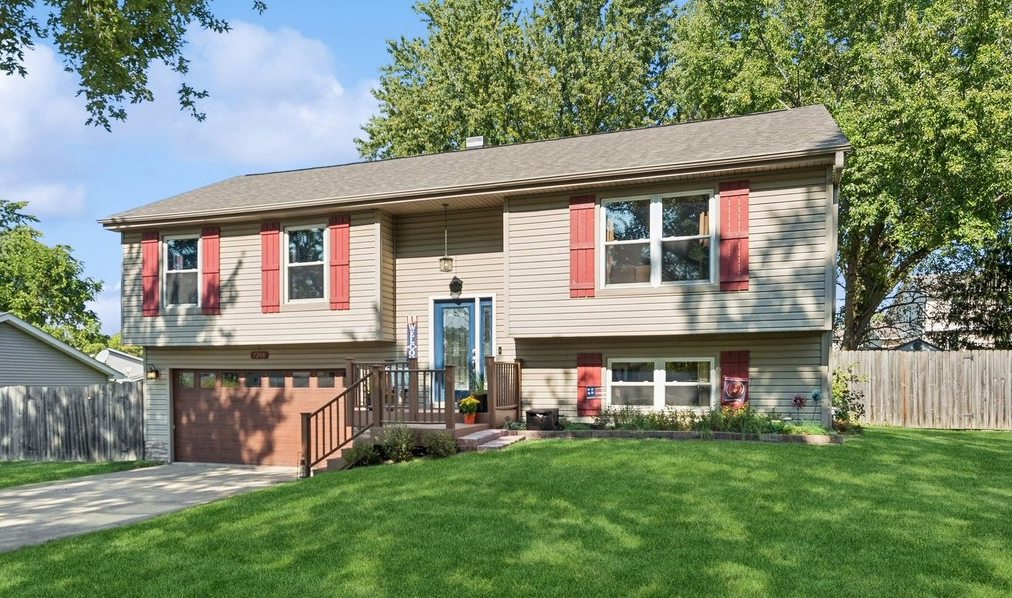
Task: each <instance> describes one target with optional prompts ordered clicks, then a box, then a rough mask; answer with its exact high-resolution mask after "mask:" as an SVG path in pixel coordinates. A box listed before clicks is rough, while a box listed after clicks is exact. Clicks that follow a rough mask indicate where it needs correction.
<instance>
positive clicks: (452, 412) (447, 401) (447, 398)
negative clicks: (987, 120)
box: [443, 365, 457, 430]
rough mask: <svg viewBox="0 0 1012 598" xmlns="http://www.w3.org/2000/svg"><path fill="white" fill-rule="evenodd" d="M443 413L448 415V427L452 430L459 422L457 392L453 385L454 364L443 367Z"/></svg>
mask: <svg viewBox="0 0 1012 598" xmlns="http://www.w3.org/2000/svg"><path fill="white" fill-rule="evenodd" d="M443 411H444V413H443V415H444V416H445V417H446V429H447V430H452V429H454V428H455V427H456V424H457V393H456V390H455V389H454V387H453V366H452V365H448V366H445V367H444V368H443Z"/></svg>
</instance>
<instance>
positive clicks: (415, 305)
mask: <svg viewBox="0 0 1012 598" xmlns="http://www.w3.org/2000/svg"><path fill="white" fill-rule="evenodd" d="M502 218H503V214H502V211H501V210H480V211H479V210H474V211H472V210H469V211H458V212H452V211H451V212H449V213H448V214H447V233H448V235H447V236H448V239H449V254H450V256H452V257H453V258H454V266H455V269H456V270H455V271H454V272H440V271H439V258H440V257H442V255H443V214H442V213H435V214H423V215H412V216H405V217H401V218H398V219H397V226H396V228H397V241H396V256H397V260H396V262H397V263H396V268H397V272H396V278H397V293H396V301H397V323H396V325H395V328H396V333H397V351H398V355H399V356H403V355H404V354H405V346H406V342H407V339H406V336H407V318H408V316H410V315H412V314H413V315H415V316H417V317H418V352H419V355H418V361H419V363H420V364H423V365H425V364H429V363H431V358H430V355H429V343H430V340H431V333H430V325H431V322H430V316H431V314H430V313H429V310H430V305H431V301H430V299H431V298H440V299H449V298H450V291H449V284H450V280H451V279H452V278H453V277H454V276H455V275H456V276H457V277H458V278H460V279H461V280H463V281H464V290H463V293H462V297H468V298H474V297H475V296H479V297H494V304H495V319H496V341H497V343H498V344H499V345H502V344H503V342H504V341H505V338H504V332H503V300H504V297H503V252H502V245H503V240H502V231H503V228H502ZM504 352H505V350H504Z"/></svg>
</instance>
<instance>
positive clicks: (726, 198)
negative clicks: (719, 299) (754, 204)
mask: <svg viewBox="0 0 1012 598" xmlns="http://www.w3.org/2000/svg"><path fill="white" fill-rule="evenodd" d="M748 194H749V182H748V181H734V182H730V183H721V184H720V290H722V291H747V290H748Z"/></svg>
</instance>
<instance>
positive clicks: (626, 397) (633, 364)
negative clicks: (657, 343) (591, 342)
mask: <svg viewBox="0 0 1012 598" xmlns="http://www.w3.org/2000/svg"><path fill="white" fill-rule="evenodd" d="M713 364H714V361H713V359H710V358H685V357H672V358H661V359H642V358H635V359H622V358H616V359H609V360H608V400H609V404H610V405H612V406H614V407H626V406H630V407H643V408H647V409H679V408H709V407H710V406H712V405H713V382H712V380H713Z"/></svg>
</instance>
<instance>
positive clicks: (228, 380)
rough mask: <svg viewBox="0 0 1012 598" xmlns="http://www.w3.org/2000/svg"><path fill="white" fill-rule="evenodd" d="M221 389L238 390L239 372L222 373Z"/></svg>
mask: <svg viewBox="0 0 1012 598" xmlns="http://www.w3.org/2000/svg"><path fill="white" fill-rule="evenodd" d="M221 387H222V388H239V372H222V374H221Z"/></svg>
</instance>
